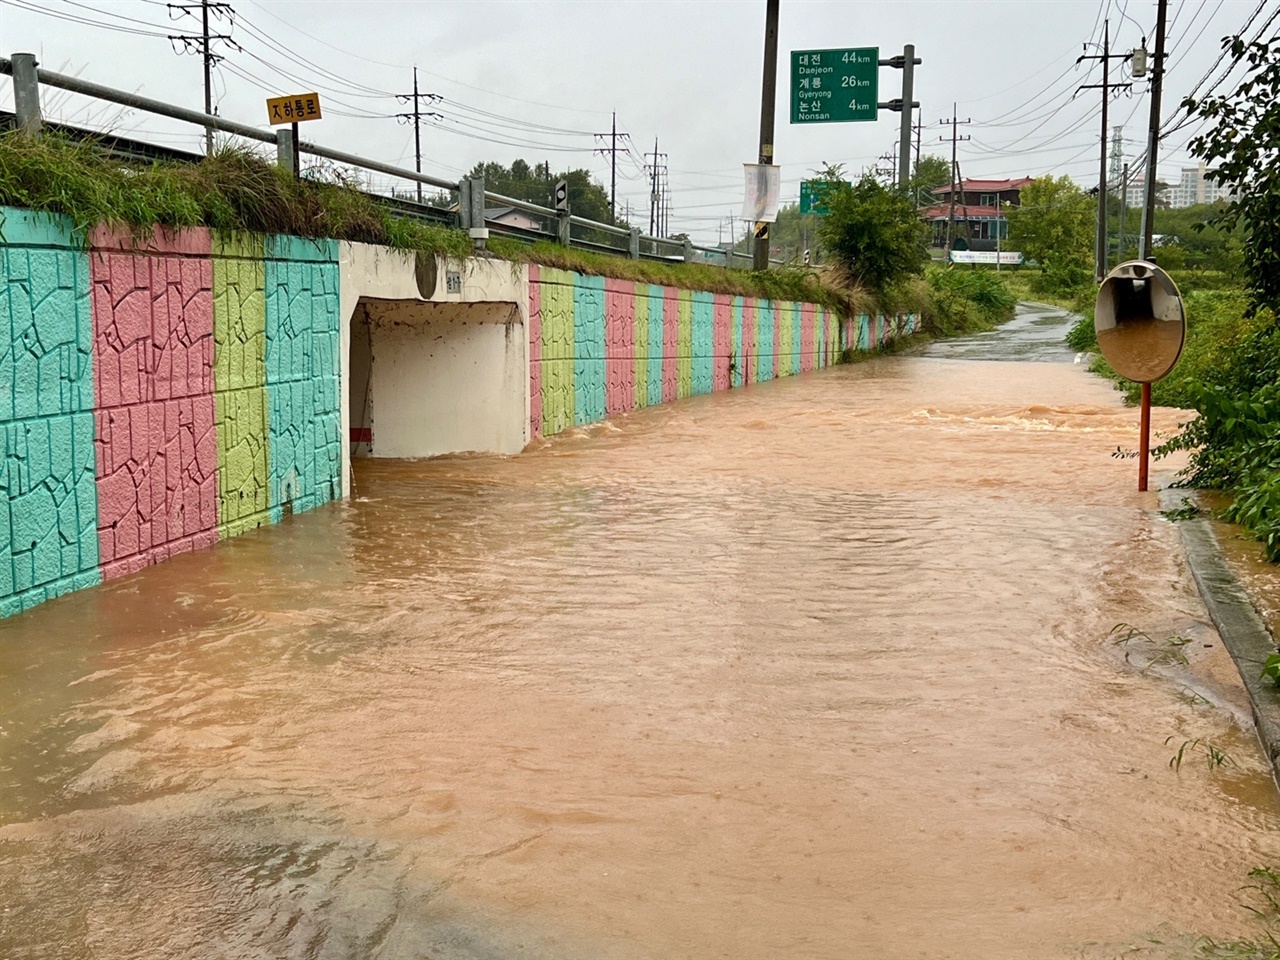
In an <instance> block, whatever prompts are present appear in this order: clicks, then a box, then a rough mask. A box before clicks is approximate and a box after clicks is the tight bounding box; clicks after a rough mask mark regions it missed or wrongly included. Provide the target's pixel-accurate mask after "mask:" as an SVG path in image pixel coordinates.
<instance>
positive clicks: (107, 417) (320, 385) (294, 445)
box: [0, 209, 341, 615]
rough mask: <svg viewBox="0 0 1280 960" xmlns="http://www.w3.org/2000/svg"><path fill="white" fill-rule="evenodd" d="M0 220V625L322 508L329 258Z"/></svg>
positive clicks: (333, 438) (329, 251)
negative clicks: (70, 594) (0, 618)
mask: <svg viewBox="0 0 1280 960" xmlns="http://www.w3.org/2000/svg"><path fill="white" fill-rule="evenodd" d="M4 217H5V222H4V229H5V239H6V241H7V242H6V243H5V244H4V246H3V247H2V248H0V250H2V251H3V260H2V261H0V265H2V267H3V271H4V273H3V284H4V299H3V301H2V302H0V330H3V331H4V333H5V334H6V336H4V337H3V339H2V340H0V615H9V614H12V613H16V612H18V611H20V610H23V609H26V608H28V607H30V606H33V605H34V604H36V603H39V602H41V601H43V600H46V599H49V598H52V597H54V596H57V595H59V594H62V593H65V592H67V591H69V590H74V589H77V588H79V587H83V586H88V585H90V584H93V583H97V582H99V581H100V580H101V579H103V578H104V577H107V578H109V577H114V576H120V575H123V574H127V573H130V572H133V571H136V570H139V569H141V568H142V567H145V566H147V565H148V564H152V563H156V562H159V561H161V560H164V559H166V558H167V557H170V556H173V555H174V554H177V553H181V552H184V551H187V550H192V549H196V548H199V547H202V546H207V545H210V544H212V543H215V542H216V541H217V540H219V539H220V538H223V537H227V536H233V535H235V534H237V533H240V532H243V531H245V530H249V529H253V528H254V527H257V526H260V525H262V524H265V523H270V522H274V521H276V520H279V519H280V518H281V517H282V516H283V515H284V514H286V513H292V512H298V511H302V510H308V509H311V508H313V507H315V506H318V505H319V504H322V503H324V502H326V501H328V500H331V499H333V498H334V497H335V496H336V495H337V492H338V491H339V490H340V486H341V476H340V471H341V447H340V445H339V410H338V390H339V386H338V385H339V376H340V370H339V366H338V356H337V353H338V346H337V345H338V337H339V322H338V267H337V244H336V243H334V242H333V241H315V242H313V241H303V240H298V239H297V238H292V237H269V238H252V237H240V236H215V235H211V234H210V232H209V231H207V230H199V229H193V230H183V231H180V232H176V233H175V232H165V231H156V232H155V233H153V234H152V235H151V236H149V237H135V236H132V235H129V234H116V233H111V232H108V231H99V232H96V233H95V234H93V235H92V236H91V237H89V238H88V243H87V244H86V243H85V242H84V240H83V238H77V237H76V236H75V235H74V234H73V232H72V230H71V227H70V225H69V223H68V222H67V221H65V220H63V219H61V218H53V217H47V216H43V215H37V214H33V213H30V212H27V211H21V210H12V209H5V210H4Z"/></svg>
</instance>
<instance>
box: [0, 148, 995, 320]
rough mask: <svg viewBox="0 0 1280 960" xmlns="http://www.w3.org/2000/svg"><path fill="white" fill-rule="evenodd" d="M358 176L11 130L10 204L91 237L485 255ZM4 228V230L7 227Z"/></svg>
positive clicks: (761, 285) (907, 284) (805, 281)
mask: <svg viewBox="0 0 1280 960" xmlns="http://www.w3.org/2000/svg"><path fill="white" fill-rule="evenodd" d="M358 187H359V179H358V177H357V176H356V175H355V174H354V173H344V172H342V171H340V170H335V169H330V170H328V171H327V172H325V173H323V174H317V173H313V172H309V173H308V174H307V175H306V176H304V177H302V178H294V177H292V176H290V175H288V174H287V173H286V172H285V171H283V170H282V169H280V168H279V167H277V166H276V165H275V164H273V163H268V162H267V161H265V160H264V159H263V158H262V157H260V156H258V155H257V154H255V153H253V152H251V151H249V150H246V149H244V148H241V147H235V146H226V147H223V148H221V149H220V150H218V151H217V152H216V153H215V154H213V155H212V156H211V157H209V158H208V159H206V160H203V161H201V162H199V163H181V162H176V161H175V162H167V161H160V162H155V163H151V164H127V163H124V162H122V161H119V160H113V159H111V158H109V157H107V156H106V155H105V154H103V153H102V152H100V151H99V150H97V149H96V148H95V147H94V146H93V145H92V144H88V143H79V142H73V141H71V140H68V139H67V138H65V137H61V136H58V135H56V134H52V133H49V134H46V135H45V136H43V137H41V138H40V139H38V140H33V139H31V138H29V137H26V136H23V135H22V134H19V133H16V132H12V133H7V134H3V135H0V204H3V205H6V206H12V207H22V208H26V209H31V210H38V211H42V212H45V213H54V214H62V215H64V216H66V217H68V218H70V220H71V221H72V223H73V225H74V227H75V229H76V231H77V232H78V233H79V234H80V235H81V237H87V235H88V233H89V232H90V230H92V229H93V228H94V227H97V226H99V225H106V226H111V227H118V228H128V229H131V230H134V231H137V232H138V233H140V234H142V233H145V232H147V231H149V230H150V229H151V228H152V227H154V226H157V225H159V226H164V227H174V228H182V227H209V228H212V229H214V230H223V231H238V230H243V231H249V232H252V233H264V234H270V233H280V234H289V235H293V236H299V237H308V238H322V237H328V238H332V239H335V240H350V241H354V242H360V243H376V244H383V245H386V246H389V247H394V248H396V249H400V250H411V251H420V252H422V253H426V254H430V255H436V256H450V257H457V258H464V257H469V256H474V255H475V250H474V247H473V245H472V242H471V239H470V238H469V237H468V236H467V234H466V233H465V232H464V231H461V230H457V229H454V228H451V227H445V226H437V225H433V224H424V223H421V222H418V221H414V220H409V219H405V218H401V217H397V216H394V215H393V214H392V212H391V211H390V210H389V209H388V208H387V207H386V206H384V205H383V204H381V203H379V202H378V201H377V200H376V199H375V198H373V197H370V196H369V195H367V194H365V193H362V192H361V191H360V190H359V189H358ZM2 229H3V228H2V227H0V231H2ZM489 245H490V248H491V252H492V253H493V255H495V256H498V257H502V258H504V259H507V260H511V261H513V262H516V263H536V264H541V265H543V266H548V267H560V268H563V269H567V270H575V271H578V272H580V273H586V274H592V275H595V276H606V277H617V278H619V279H625V280H634V281H638V282H643V283H655V284H662V285H666V286H673V287H680V288H683V289H686V290H706V291H710V292H712V293H725V294H732V295H735V296H747V297H761V298H764V299H771V300H792V301H807V302H811V303H819V304H823V305H825V306H829V307H833V308H835V309H837V310H839V311H841V312H843V313H845V314H847V315H853V316H856V315H858V314H864V313H865V314H871V313H877V312H879V313H886V314H901V313H915V314H917V315H919V316H920V317H921V318H922V322H923V327H924V329H925V330H926V331H928V332H929V333H931V334H933V335H935V336H951V335H954V334H957V333H968V332H973V331H976V330H980V329H987V328H989V327H990V326H993V325H994V324H995V323H998V322H1000V321H1001V320H1002V319H1007V318H1008V317H1006V316H1005V315H1004V314H1005V313H1007V314H1008V316H1012V310H1013V302H1014V298H1013V297H1012V295H1011V294H1009V293H1008V291H1007V290H1006V289H1005V288H1004V287H1003V286H1002V285H999V284H995V283H994V282H993V281H992V280H990V279H987V277H988V276H994V275H992V274H990V273H989V272H988V271H978V272H967V273H961V272H953V271H935V270H930V271H929V272H928V274H927V275H926V276H925V277H908V278H906V279H904V280H902V281H901V282H899V283H897V284H894V285H893V286H892V287H891V288H890V289H888V290H886V291H884V292H882V293H881V294H879V295H876V294H873V293H871V292H869V291H867V290H865V289H863V288H861V287H859V286H857V285H855V284H851V283H848V282H843V280H844V278H842V277H841V276H840V274H839V272H838V271H827V272H826V273H824V274H821V275H820V274H819V273H817V272H816V271H812V270H804V269H795V268H789V269H781V270H769V271H764V272H757V271H752V270H729V269H726V268H724V267H720V266H716V265H713V264H698V263H668V262H661V261H653V260H630V259H626V258H623V257H615V256H608V255H604V254H598V253H591V252H588V251H585V250H580V249H575V248H568V249H566V248H564V247H561V246H559V245H557V244H553V243H536V244H532V245H526V244H522V243H519V242H518V241H513V240H508V239H501V238H495V239H493V240H491V241H490V244H489Z"/></svg>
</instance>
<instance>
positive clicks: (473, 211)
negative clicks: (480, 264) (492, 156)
mask: <svg viewBox="0 0 1280 960" xmlns="http://www.w3.org/2000/svg"><path fill="white" fill-rule="evenodd" d="M463 182H464V183H467V184H468V185H469V186H470V189H469V190H468V191H467V208H468V211H467V232H468V233H469V234H471V239H472V240H474V241H475V243H476V249H477V250H483V249H484V245H485V241H487V240H488V239H489V227H488V225H487V224H486V222H485V216H484V177H471V178H470V179H468V180H465V181H463ZM458 206H459V209H461V206H462V202H461V196H460V197H459V203H458Z"/></svg>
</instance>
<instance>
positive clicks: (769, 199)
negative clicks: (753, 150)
mask: <svg viewBox="0 0 1280 960" xmlns="http://www.w3.org/2000/svg"><path fill="white" fill-rule="evenodd" d="M742 172H743V179H744V181H745V182H744V190H743V195H742V219H743V220H750V221H752V222H753V223H759V222H761V221H764V222H766V223H773V222H774V221H775V220H777V219H778V205H779V203H780V202H781V201H780V197H781V194H782V168H781V167H777V166H774V165H773V164H771V163H744V164H743V165H742Z"/></svg>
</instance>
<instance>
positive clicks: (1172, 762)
mask: <svg viewBox="0 0 1280 960" xmlns="http://www.w3.org/2000/svg"><path fill="white" fill-rule="evenodd" d="M1176 739H1178V738H1177V737H1176V736H1168V737H1165V738H1164V742H1165V746H1168V745H1169V743H1170V742H1172V741H1174V740H1176ZM1199 750H1203V751H1204V759H1205V763H1206V765H1207V766H1208V767H1209V769H1210V770H1215V769H1217V768H1218V767H1226V766H1231V767H1234V766H1236V762H1235V761H1234V760H1232V759H1231V756H1230V754H1228V753H1227V752H1226V751H1225V750H1221V749H1219V748H1218V747H1216V746H1214V745H1213V744H1212V743H1210V742H1209V741H1208V740H1205V739H1203V738H1202V737H1196V738H1195V739H1194V740H1183V741H1182V746H1180V747H1178V752H1177V753H1175V754H1174V755H1173V756H1172V757H1171V758H1170V759H1169V766H1170V767H1171V768H1172V769H1173V771H1174V772H1175V773H1181V772H1182V761H1183V760H1185V759H1187V754H1188V752H1190V753H1196V752H1197V751H1199ZM1252 875H1253V874H1252V873H1251V874H1250V876H1252Z"/></svg>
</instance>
